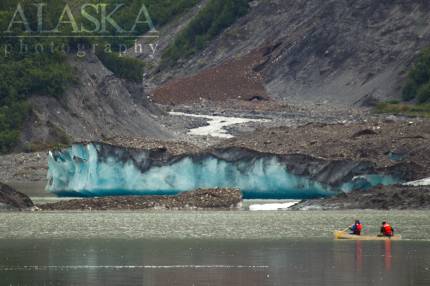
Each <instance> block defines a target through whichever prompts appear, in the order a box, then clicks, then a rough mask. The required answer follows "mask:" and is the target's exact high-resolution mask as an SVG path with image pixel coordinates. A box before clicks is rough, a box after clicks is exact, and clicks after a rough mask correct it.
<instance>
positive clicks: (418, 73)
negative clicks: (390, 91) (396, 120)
mask: <svg viewBox="0 0 430 286" xmlns="http://www.w3.org/2000/svg"><path fill="white" fill-rule="evenodd" d="M414 99H416V100H417V102H418V103H426V102H430V48H427V49H425V50H423V51H422V53H421V54H420V56H419V57H418V60H417V62H416V64H415V65H414V67H413V68H412V69H411V71H410V72H409V74H408V80H407V83H406V86H405V88H404V89H403V100H405V101H411V100H414Z"/></svg>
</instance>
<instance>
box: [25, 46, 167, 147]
mask: <svg viewBox="0 0 430 286" xmlns="http://www.w3.org/2000/svg"><path fill="white" fill-rule="evenodd" d="M69 63H70V65H71V66H72V67H73V68H74V69H75V70H76V75H77V83H73V84H71V86H70V87H69V88H68V89H67V91H66V93H65V94H64V95H63V96H60V97H58V98H56V97H48V96H44V95H34V96H32V97H31V98H30V103H31V106H32V115H31V118H29V120H28V121H27V122H26V124H25V126H24V130H23V132H22V136H21V149H22V146H24V147H25V146H26V145H33V146H41V147H43V146H44V145H47V144H48V145H49V144H56V143H66V144H67V143H68V142H71V141H75V140H102V139H104V138H110V137H114V136H125V137H127V136H128V137H149V138H155V139H163V140H168V139H171V138H173V131H171V130H169V129H168V128H167V127H165V126H163V124H162V122H161V120H160V118H162V117H163V116H164V112H163V111H162V110H160V109H159V108H157V107H156V106H155V105H154V104H152V103H151V102H150V101H149V100H148V98H147V96H146V94H145V93H144V90H143V87H142V86H141V85H139V84H135V83H131V82H128V81H126V80H122V79H119V78H117V77H115V76H114V75H113V74H112V72H111V71H109V70H108V69H107V68H106V67H104V66H103V64H102V63H101V62H100V60H99V59H98V58H97V57H96V56H95V55H94V54H92V53H91V52H88V54H87V56H86V57H85V58H83V59H76V58H73V57H70V59H69ZM18 147H20V146H18ZM18 149H20V148H18ZM41 149H42V150H43V148H41ZM45 149H46V148H45Z"/></svg>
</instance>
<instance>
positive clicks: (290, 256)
mask: <svg viewBox="0 0 430 286" xmlns="http://www.w3.org/2000/svg"><path fill="white" fill-rule="evenodd" d="M0 277H1V278H2V283H3V284H2V285H246V286H248V285H330V286H332V285H333V286H340V285H342V286H343V285H392V286H397V285H398V286H404V285H430V284H429V283H430V247H429V243H428V242H411V241H408V242H402V241H400V242H388V243H386V242H383V241H377V242H371V241H370V242H367V241H362V242H354V241H331V240H283V241H279V240H278V241H269V240H253V241H249V240H243V241H238V240H161V241H154V240H102V239H98V240H0Z"/></svg>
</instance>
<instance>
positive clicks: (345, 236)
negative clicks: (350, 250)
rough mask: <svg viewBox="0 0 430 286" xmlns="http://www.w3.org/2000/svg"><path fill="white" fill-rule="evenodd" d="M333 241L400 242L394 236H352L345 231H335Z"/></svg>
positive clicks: (398, 238)
mask: <svg viewBox="0 0 430 286" xmlns="http://www.w3.org/2000/svg"><path fill="white" fill-rule="evenodd" d="M334 238H335V239H350V240H401V239H402V237H401V236H400V235H395V236H392V237H388V236H377V235H353V234H349V233H347V232H345V231H341V230H336V231H335V232H334Z"/></svg>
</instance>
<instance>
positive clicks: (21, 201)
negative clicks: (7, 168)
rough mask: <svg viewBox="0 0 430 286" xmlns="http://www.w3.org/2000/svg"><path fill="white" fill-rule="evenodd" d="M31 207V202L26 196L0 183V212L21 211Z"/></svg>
mask: <svg viewBox="0 0 430 286" xmlns="http://www.w3.org/2000/svg"><path fill="white" fill-rule="evenodd" d="M31 207H33V202H32V201H31V199H30V198H29V197H28V196H27V195H25V194H23V193H20V192H18V191H16V190H15V189H13V188H11V187H9V186H8V185H5V184H2V183H0V211H1V210H23V209H28V208H31Z"/></svg>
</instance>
